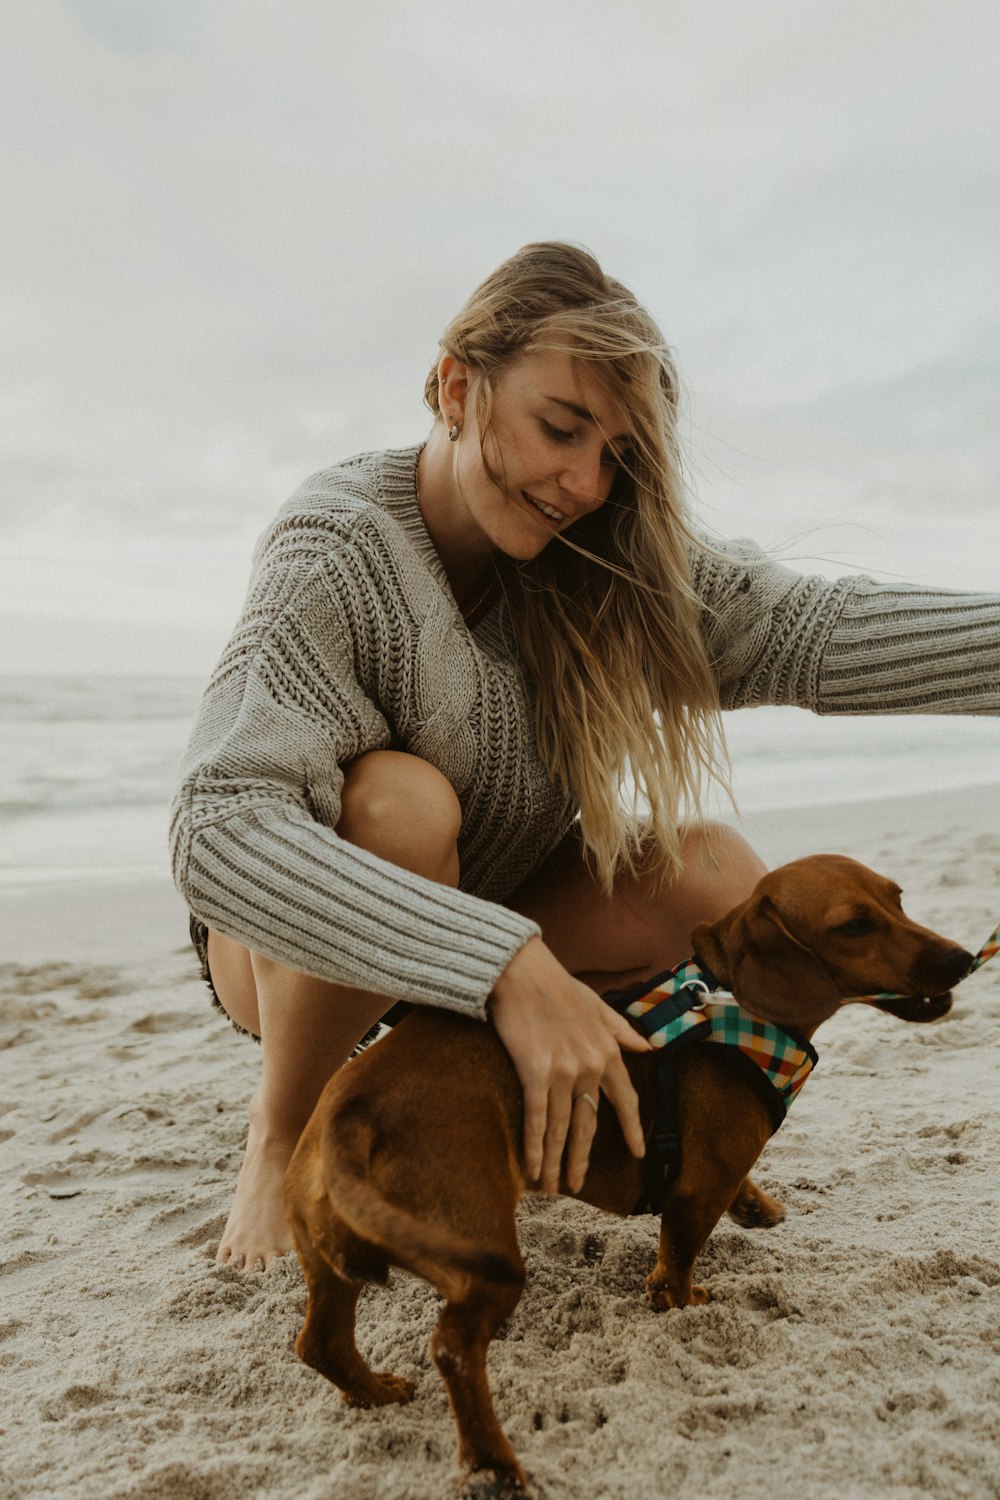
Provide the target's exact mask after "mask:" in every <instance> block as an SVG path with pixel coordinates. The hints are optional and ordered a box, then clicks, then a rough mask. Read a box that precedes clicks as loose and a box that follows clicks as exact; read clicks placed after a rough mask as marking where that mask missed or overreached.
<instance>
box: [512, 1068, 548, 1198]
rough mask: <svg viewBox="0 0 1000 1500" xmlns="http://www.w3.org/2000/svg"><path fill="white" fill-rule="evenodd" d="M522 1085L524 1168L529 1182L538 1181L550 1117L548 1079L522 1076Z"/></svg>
mask: <svg viewBox="0 0 1000 1500" xmlns="http://www.w3.org/2000/svg"><path fill="white" fill-rule="evenodd" d="M515 1061H516V1059H515ZM521 1086H522V1089H523V1091H524V1170H525V1172H526V1174H527V1177H528V1181H529V1182H537V1181H538V1180H539V1178H540V1177H541V1175H542V1159H543V1152H544V1148H545V1127H546V1125H547V1124H548V1118H549V1089H548V1080H547V1079H541V1078H539V1079H525V1078H523V1077H522V1079H521Z"/></svg>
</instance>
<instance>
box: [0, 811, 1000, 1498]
mask: <svg viewBox="0 0 1000 1500" xmlns="http://www.w3.org/2000/svg"><path fill="white" fill-rule="evenodd" d="M998 830H1000V787H994V788H987V789H979V790H977V791H973V792H964V793H955V794H951V795H949V796H944V797H936V798H933V799H924V800H923V801H921V802H912V801H911V802H905V801H899V802H884V803H881V804H869V805H861V806H855V807H843V808H838V809H828V810H822V809H820V810H814V811H812V812H808V811H802V812H798V813H782V814H780V815H772V816H770V817H760V818H759V819H758V820H757V822H756V826H754V827H753V828H751V830H750V832H751V836H752V837H753V838H754V839H755V841H756V842H757V844H758V846H759V847H760V848H761V849H762V851H763V852H764V853H765V857H767V858H768V859H769V860H770V861H771V862H775V863H777V862H780V861H781V860H783V859H786V858H791V857H794V856H795V855H798V854H801V853H808V852H815V851H817V850H819V849H823V848H825V849H828V850H840V851H842V852H845V853H850V854H853V855H855V856H857V857H859V858H862V859H864V860H866V861H867V862H868V863H870V864H872V865H873V866H875V867H876V868H878V869H881V870H883V871H884V872H885V873H887V874H891V875H892V876H894V877H895V878H896V879H898V880H900V882H901V883H902V884H903V885H904V886H905V888H906V903H907V907H908V909H909V910H910V912H911V914H912V915H914V916H915V917H917V918H919V919H920V920H922V921H925V922H927V923H928V924H929V925H931V926H934V927H936V928H937V929H938V930H940V931H942V932H945V933H947V934H948V935H949V936H951V937H954V938H957V939H959V940H960V941H962V942H963V943H965V944H966V945H967V946H970V947H974V948H975V947H978V946H979V944H980V943H981V942H982V941H983V939H984V938H985V936H986V934H987V933H988V932H989V931H990V930H991V928H992V927H993V926H994V924H995V923H996V921H997V919H998V917H1000V832H998ZM0 900H2V906H0V911H2V913H3V923H4V930H5V937H4V956H5V959H6V962H5V963H4V964H3V966H2V967H0V1048H2V1049H3V1085H2V1091H0V1141H2V1143H3V1148H2V1149H3V1158H2V1159H3V1176H2V1191H3V1219H2V1222H3V1226H4V1228H3V1240H2V1250H0V1497H2V1500H12V1497H21V1496H30V1497H33V1500H34V1497H37V1496H59V1497H61V1500H72V1497H85V1500H126V1497H128V1500H139V1497H145V1500H237V1497H239V1500H247V1497H251V1496H261V1497H274V1500H333V1497H337V1500H368V1497H373V1500H374V1497H379V1500H423V1497H428V1500H431V1497H438V1496H448V1495H452V1494H457V1492H458V1484H457V1474H458V1471H457V1467H456V1457H455V1439H454V1432H453V1427H452V1422H451V1417H450V1414H449V1411H448V1408H447V1403H446V1399H445V1395H444V1390H443V1387H442V1385H441V1382H440V1380H439V1378H438V1376H437V1374H436V1372H435V1370H434V1368H433V1366H432V1365H431V1363H430V1361H429V1358H428V1352H427V1350H428V1340H429V1337H430V1333H431V1329H432V1327H433V1324H434V1320H435V1317H436V1308H437V1299H436V1296H435V1294H434V1293H433V1292H432V1291H431V1289H430V1288H429V1287H427V1286H426V1285H424V1284H423V1283H422V1282H418V1281H415V1280H412V1279H410V1278H407V1277H404V1276H398V1277H397V1278H396V1279H395V1280H394V1283H393V1285H392V1287H391V1288H390V1289H388V1290H385V1289H373V1290H371V1291H370V1292H368V1293H366V1294H365V1296H364V1298H363V1300H362V1304H361V1310H360V1318H359V1341H360V1343H361V1345H362V1347H363V1348H364V1350H365V1351H366V1353H367V1354H368V1355H369V1357H371V1358H372V1359H373V1360H374V1361H375V1362H376V1367H377V1368H385V1367H387V1366H388V1367H391V1368H393V1369H395V1370H397V1371H398V1372H400V1373H401V1374H404V1375H406V1376H408V1377H409V1378H410V1379H411V1380H414V1381H415V1382H416V1387H417V1392H416V1398H415V1400H414V1401H413V1403H412V1404H411V1405H410V1406H409V1407H406V1408H390V1409H385V1410H382V1411H379V1412H365V1411H348V1410H346V1409H345V1408H343V1407H342V1406H341V1404H340V1401H339V1399H338V1397H337V1394H336V1392H335V1391H334V1390H333V1389H332V1388H331V1387H329V1386H328V1385H327V1384H326V1383H325V1382H324V1381H323V1380H322V1379H321V1378H320V1377H318V1376H317V1375H315V1374H314V1373H313V1372H311V1371H310V1370H308V1369H306V1368H305V1367H304V1366H303V1365H301V1364H300V1363H299V1362H298V1360H297V1359H296V1357H295V1354H294V1352H293V1349H292V1341H293V1339H294V1336H295V1334H296V1332H297V1331H298V1328H299V1326H300V1323H301V1318H302V1312H303V1307H304V1301H305V1296H304V1289H303V1285H302V1280H301V1277H300V1274H299V1270H298V1267H297V1265H296V1264H295V1263H294V1262H292V1261H284V1262H280V1263H279V1264H278V1265H277V1266H276V1267H275V1268H274V1269H273V1270H272V1271H270V1272H269V1273H268V1274H267V1275H265V1276H257V1277H250V1276H242V1275H240V1274H238V1273H235V1272H232V1271H228V1270H225V1269H222V1270H220V1269H216V1268H215V1267H214V1266H213V1265H212V1264H211V1262H210V1261H209V1260H208V1259H207V1258H206V1257H205V1255H204V1253H203V1252H204V1251H205V1250H206V1249H210V1248H211V1247H212V1246H213V1243H214V1241H215V1240H216V1239H217V1237H218V1235H219V1233H220V1231H221V1227H222V1224H223V1221H224V1214H225V1209H226V1206H227V1201H228V1195H229V1192H230V1189H231V1186H232V1182H233V1179H234V1176H235V1173H236V1169H237V1166H238V1163H239V1159H240V1154H241V1147H242V1142H243V1135H244V1120H245V1115H244V1107H245V1102H246V1099H247V1098H248V1096H249V1094H250V1092H251V1090H252V1088H253V1086H254V1083H255V1079H256V1070H257V1052H256V1049H255V1048H254V1047H253V1046H252V1044H250V1043H247V1042H242V1041H240V1040H239V1039H237V1038H236V1037H235V1035H233V1034H231V1033H230V1032H229V1030H228V1029H227V1027H226V1025H225V1023H224V1022H222V1021H221V1020H220V1019H219V1018H218V1017H217V1016H216V1015H215V1014H213V1013H212V1012H211V1011H210V1009H209V1007H208V1005H207V1004H206V1002H205V999H204V996H203V992H202V987H201V985H200V983H199V981H198V980H197V978H196V976H195V971H194V966H193V963H192V958H191V955H190V953H189V950H188V949H187V947H186V944H185V941H184V929H183V922H182V917H181V913H180V911H179V906H178V904H177V902H176V898H175V897H174V896H173V894H172V893H171V892H170V890H169V888H168V887H167V885H166V883H165V882H162V881H155V880H146V881H139V882H129V883H127V884H123V885H115V884H114V883H113V882H105V883H103V884H99V885H92V884H88V883H81V882H77V883H74V884H69V885H63V886H56V885H49V884H43V885H36V886H32V887H29V888H26V889H24V890H14V889H8V890H6V891H5V892H3V894H2V897H0ZM818 1046H819V1052H820V1066H819V1068H818V1069H817V1071H816V1073H815V1075H814V1077H813V1078H812V1079H811V1080H810V1082H809V1085H808V1087H807V1088H806V1090H805V1091H804V1093H803V1095H802V1097H801V1099H800V1100H799V1102H798V1103H797V1104H796V1106H795V1108H794V1110H793V1112H792V1114H791V1116H790V1117H789V1119H788V1121H787V1123H786V1124H785V1125H784V1127H783V1128H782V1129H781V1131H780V1132H779V1133H778V1135H777V1136H776V1137H775V1138H774V1140H773V1141H772V1142H771V1144H770V1145H769V1147H768V1148H767V1151H766V1152H765V1155H764V1157H763V1158H762V1160H761V1162H760V1164H759V1168H758V1173H757V1176H758V1180H759V1181H760V1182H761V1183H762V1185H763V1186H764V1187H765V1188H766V1189H768V1190H769V1191H771V1192H774V1193H777V1194H778V1195H779V1196H780V1197H781V1198H783V1199H784V1200H785V1202H786V1204H787V1206H788V1218H787V1221H786V1222H785V1223H784V1224H782V1225H780V1226H779V1227H777V1228H775V1229H772V1230H769V1231H761V1230H757V1231H753V1232H750V1231H746V1230H742V1229H739V1228H737V1227H736V1226H735V1225H733V1224H730V1223H729V1222H728V1221H726V1222H724V1223H723V1224H722V1225H720V1226H719V1228H718V1229H717V1230H716V1232H715V1234H714V1235H713V1237H712V1239H711V1241H710V1242H709V1245H708V1247H707V1249H706V1251H705V1253H704V1255H703V1257H702V1260H701V1262H700V1274H701V1277H702V1279H703V1280H705V1281H706V1282H708V1283H709V1284H710V1285H711V1287H712V1289H713V1291H714V1294H715V1301H714V1302H713V1303H711V1304H710V1305H709V1306H707V1307H701V1308H692V1309H687V1310H685V1311H681V1312H674V1313H667V1314H654V1313H652V1312H651V1311H650V1310H649V1309H648V1307H647V1306H646V1305H645V1303H644V1301H643V1284H644V1280H645V1277H646V1274H647V1272H648V1270H649V1269H650V1266H651V1264H652V1261H653V1258H654V1245H655V1237H656V1225H655V1222H654V1220H653V1219H651V1218H640V1219H634V1220H617V1219H613V1218H610V1217H607V1216H604V1215H602V1214H600V1213H598V1212H597V1211H596V1210H594V1209H591V1208H588V1207H586V1206H583V1205H580V1204H578V1203H574V1202H572V1201H569V1200H557V1201H548V1200H542V1199H538V1198H533V1199H529V1200H527V1201H526V1202H525V1204H524V1208H523V1211H522V1214H521V1230H522V1243H523V1246H524V1250H525V1254H526V1258H527V1261H528V1265H529V1281H528V1286H527V1289H526V1292H525V1295H524V1297H523V1299H522V1301H521V1304H520V1306H519V1307H518V1309H517V1311H516V1313H515V1315H514V1317H513V1318H512V1320H511V1322H510V1324H509V1326H508V1327H507V1329H506V1330H505V1332H504V1334H503V1336H502V1337H501V1338H499V1339H498V1340H497V1341H496V1343H495V1344H494V1346H493V1349H492V1352H491V1358H490V1370H491V1377H492V1383H493V1389H494V1393H495V1397H496V1402H497V1407H498V1410H499V1413H500V1415H501V1419H502V1421H503V1422H504V1424H505V1426H506V1428H507V1430H508V1432H509V1433H510V1434H511V1436H512V1438H513V1440H514V1442H515V1445H516V1446H517V1448H518V1450H519V1453H520V1455H521V1457H522V1459H523V1462H524V1464H525V1466H526V1468H527V1469H528V1471H529V1473H530V1475H531V1476H532V1479H533V1482H534V1484H535V1488H536V1492H537V1493H538V1494H539V1495H541V1496H545V1497H551V1500H561V1497H570V1496H573V1497H576V1496H588V1497H591V1496H596V1497H609V1500H610V1497H614V1500H618V1497H622V1500H625V1497H628V1500H645V1497H654V1496H655V1497H658V1496H660V1495H663V1494H670V1495H681V1496H691V1497H713V1496H719V1497H723V1496H725V1497H730V1496H739V1497H741V1500H751V1497H756V1496H761V1497H763V1496H767V1497H769V1500H792V1497H796V1500H798V1497H802V1496H807V1497H810V1500H813V1497H815V1500H826V1497H830V1500H834V1497H836V1500H843V1497H845V1496H847V1497H853V1496H863V1497H869V1496H887V1497H888V1496H891V1497H893V1500H908V1497H915V1496H927V1495H930V1496H936V1497H942V1500H951V1497H966V1496H974V1497H981V1496H993V1495H997V1494H998V1493H1000V1316H998V1315H1000V1214H998V1211H997V1178H996V1162H997V1159H998V1157H1000V1091H998V1086H997V1076H998V1071H1000V958H998V959H997V960H995V961H994V962H993V963H992V964H991V965H988V966H987V967H985V968H984V969H982V970H981V971H980V972H979V973H978V974H976V975H974V976H973V977H972V978H970V979H969V980H968V981H967V983H966V984H964V985H963V986H962V987H961V989H960V990H959V992H958V999H957V1003H956V1007H955V1011H954V1013H953V1015H952V1016H951V1017H950V1018H949V1019H947V1020H946V1021H944V1022H942V1023H940V1024H938V1025H936V1026H932V1027H925V1028H918V1027H907V1026H906V1025H904V1024H902V1023H900V1022H897V1021H894V1020H892V1019H891V1018H890V1017H887V1016H883V1015H880V1014H878V1013H875V1012H870V1011H862V1010H852V1011H848V1012H846V1013H843V1014H842V1015H840V1016H838V1017H837V1018H836V1019H835V1020H834V1021H832V1022H831V1023H829V1024H828V1025H827V1026H826V1027H825V1028H823V1030H822V1031H821V1033H820V1035H819V1037H818Z"/></svg>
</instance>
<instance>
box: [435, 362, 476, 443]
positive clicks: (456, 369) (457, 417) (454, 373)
mask: <svg viewBox="0 0 1000 1500" xmlns="http://www.w3.org/2000/svg"><path fill="white" fill-rule="evenodd" d="M437 373H438V407H439V409H440V411H441V414H442V416H443V417H444V422H445V426H446V427H450V426H451V425H452V424H453V423H454V422H457V423H458V425H459V427H461V426H462V425H463V423H464V421H465V403H466V401H467V400H468V396H469V385H470V384H471V376H470V371H469V366H468V365H467V364H465V362H464V361H463V360H461V359H456V358H455V356H454V354H448V353H447V352H445V353H444V354H442V356H441V358H440V359H439V360H438V369H437Z"/></svg>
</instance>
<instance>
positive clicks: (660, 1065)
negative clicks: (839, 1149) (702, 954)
mask: <svg viewBox="0 0 1000 1500" xmlns="http://www.w3.org/2000/svg"><path fill="white" fill-rule="evenodd" d="M718 988H719V981H718V980H717V979H716V978H715V976H714V974H711V973H710V972H709V971H708V970H707V969H702V968H701V967H700V965H698V964H697V962H696V961H695V960H693V959H689V960H686V961H685V962H684V963H683V964H678V966H677V968H676V969H669V970H667V971H665V972H664V973H663V974H658V975H657V976H656V977H655V978H654V979H646V980H641V981H640V982H639V983H638V984H635V985H631V986H630V987H629V988H627V989H623V990H609V991H608V992H607V993H606V994H605V995H604V996H603V997H602V998H603V999H604V1000H605V1001H606V1002H607V1004H609V1005H610V1006H612V1008H613V1009H614V1010H616V1011H618V1013H619V1014H620V1015H623V1016H627V1017H628V1018H629V1019H630V1020H632V1021H633V1022H634V1023H635V1025H636V1028H637V1029H638V1030H639V1031H640V1032H641V1033H642V1034H643V1035H644V1036H646V1037H648V1039H649V1040H650V1042H651V1043H652V1044H653V1047H654V1048H655V1049H656V1050H655V1053H654V1062H655V1093H654V1114H653V1129H652V1134H651V1136H650V1139H649V1142H648V1147H647V1151H646V1176H645V1182H644V1184H643V1190H642V1193H641V1194H640V1197H639V1200H638V1202H637V1203H636V1205H635V1207H634V1208H633V1209H632V1212H633V1214H641V1213H648V1212H650V1211H658V1210H659V1208H660V1206H661V1205H662V1203H663V1198H664V1195H665V1193H666V1191H667V1189H668V1188H669V1187H670V1185H671V1184H672V1183H673V1182H674V1181H675V1180H676V1178H677V1176H678V1175H679V1173H680V1168H681V1139H680V1125H679V1121H678V1117H677V1074H676V1067H675V1057H676V1051H677V1048H678V1047H682V1046H684V1047H687V1046H690V1045H692V1044H693V1043H695V1042H705V1043H716V1044H719V1045H721V1046H723V1047H725V1048H726V1052H727V1057H728V1058H729V1059H731V1060H732V1062H733V1065H734V1066H737V1067H740V1068H742V1069H743V1071H744V1075H745V1076H746V1078H747V1079H748V1081H749V1082H750V1083H751V1084H752V1085H753V1086H754V1087H756V1088H757V1090H758V1091H759V1093H760V1096H761V1099H762V1100H763V1103H764V1105H765V1107H766V1109H767V1111H768V1114H769V1116H770V1120H771V1129H772V1131H774V1130H777V1129H778V1126H779V1125H780V1124H781V1122H782V1120H783V1119H784V1118H785V1113H786V1111H787V1109H788V1106H789V1105H790V1104H791V1102H792V1100H793V1099H794V1098H795V1096H796V1094H797V1093H798V1091H799V1089H800V1088H801V1087H802V1085H803V1083H804V1082H805V1080H806V1079H807V1078H808V1076H809V1074H810V1073H811V1072H812V1069H813V1067H814V1066H815V1064H816V1062H817V1060H818V1059H817V1056H816V1053H815V1051H814V1050H813V1047H812V1045H811V1044H810V1043H809V1042H807V1041H806V1040H805V1039H804V1038H802V1037H795V1036H792V1034H791V1033H790V1032H787V1031H784V1030H783V1029H782V1028H781V1027H780V1026H774V1025H772V1024H771V1023H770V1022H768V1021H762V1020H759V1019H758V1018H757V1017H756V1016H753V1015H751V1014H750V1012H749V1011H746V1010H744V1009H743V1007H742V1006H741V1005H739V1004H738V1003H737V1002H736V1001H735V1000H730V999H728V998H726V999H723V998H721V997H720V998H718V999H715V998H713V997H712V996H711V995H710V990H715V989H718Z"/></svg>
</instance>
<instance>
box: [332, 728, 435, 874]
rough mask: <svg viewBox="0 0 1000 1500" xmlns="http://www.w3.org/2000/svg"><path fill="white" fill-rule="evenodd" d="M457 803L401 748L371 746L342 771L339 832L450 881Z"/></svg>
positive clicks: (428, 770)
mask: <svg viewBox="0 0 1000 1500" xmlns="http://www.w3.org/2000/svg"><path fill="white" fill-rule="evenodd" d="M461 827H462V809H461V805H460V803H459V800H458V797H457V796H456V795H455V790H454V788H453V787H452V785H451V783H450V782H449V781H448V779H447V778H446V777H445V776H444V775H443V774H442V773H441V772H440V771H439V770H438V769H437V767H436V766H432V765H431V764H430V762H429V761H426V760H421V759H420V757H419V756H417V755H410V754H408V753H407V752H406V751H402V750H370V751H368V752H367V753H366V754H365V755H359V756H358V758H357V760H353V761H351V762H350V764H349V765H348V766H347V768H346V769H345V772H344V786H343V790H342V792H341V812H340V820H339V822H338V823H337V832H338V833H339V834H340V836H341V837H342V838H345V839H347V840H348V841H349V842H350V843H352V844H357V845H358V846H359V847H360V848H362V849H367V850H369V852H370V853H372V854H377V855H379V856H380V857H381V858H382V859H387V860H389V861H391V863H392V864H396V865H400V866H401V867H402V868H403V869H406V870H412V871H413V872H414V873H415V874H418V875H426V876H427V877H428V879H431V880H439V881H441V882H442V883H443V884H448V885H453V884H456V883H457V881H458V852H457V845H458V835H459V833H460V831H461Z"/></svg>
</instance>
